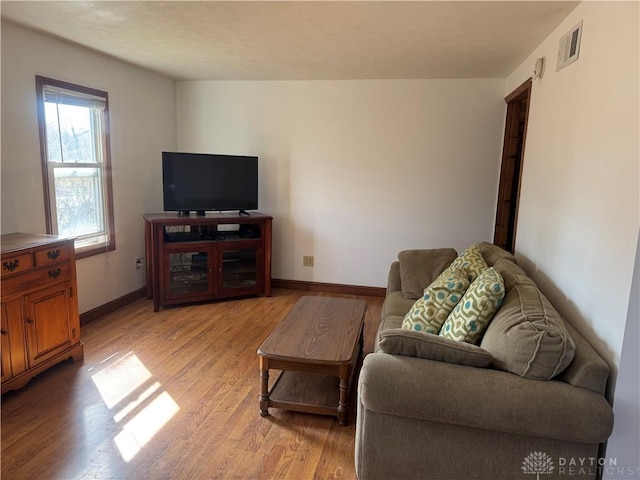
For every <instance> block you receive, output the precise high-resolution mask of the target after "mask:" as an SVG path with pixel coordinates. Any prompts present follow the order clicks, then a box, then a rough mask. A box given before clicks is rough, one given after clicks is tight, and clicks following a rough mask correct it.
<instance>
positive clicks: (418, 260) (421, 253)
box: [398, 248, 458, 300]
mask: <svg viewBox="0 0 640 480" xmlns="http://www.w3.org/2000/svg"><path fill="white" fill-rule="evenodd" d="M457 255H458V253H457V252H456V251H455V250H454V249H453V248H434V249H427V250H403V251H401V252H400V253H398V261H399V262H400V281H401V283H402V296H403V297H404V298H408V299H411V300H417V299H419V298H420V297H422V295H423V292H424V289H425V288H426V287H427V286H429V285H430V284H431V283H432V282H433V281H434V280H435V279H436V278H437V277H438V275H440V274H441V273H442V271H443V270H444V269H445V268H447V267H448V266H449V265H450V264H451V262H453V260H455V258H456V256H457Z"/></svg>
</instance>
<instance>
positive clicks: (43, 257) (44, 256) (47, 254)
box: [35, 245, 71, 267]
mask: <svg viewBox="0 0 640 480" xmlns="http://www.w3.org/2000/svg"><path fill="white" fill-rule="evenodd" d="M70 256H71V251H70V249H69V247H68V246H66V245H59V246H57V247H49V248H43V249H42V250H36V251H35V257H36V267H42V266H45V265H52V264H54V263H60V262H66V261H67V260H69V257H70Z"/></svg>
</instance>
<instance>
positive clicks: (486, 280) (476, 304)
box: [440, 267, 504, 343]
mask: <svg viewBox="0 0 640 480" xmlns="http://www.w3.org/2000/svg"><path fill="white" fill-rule="evenodd" d="M503 298H504V282H503V280H502V277H501V276H500V274H499V273H498V272H496V271H495V269H494V268H493V267H490V268H487V269H486V270H485V271H484V272H482V273H481V274H480V275H479V276H478V277H477V278H476V279H475V280H474V281H473V282H472V283H471V285H470V286H469V288H468V289H467V291H466V292H465V294H464V296H463V297H462V299H461V300H460V302H459V303H458V305H456V307H455V308H454V309H453V311H452V312H451V314H450V315H449V317H448V318H447V320H446V321H445V322H444V324H443V325H442V329H441V330H440V335H441V336H443V337H446V338H450V339H452V340H458V341H460V342H468V343H479V342H480V340H481V339H482V334H483V333H484V331H485V329H486V328H487V325H488V324H489V322H490V321H491V319H492V318H493V316H494V314H495V312H496V311H497V310H498V308H499V307H500V304H501V303H502V300H503Z"/></svg>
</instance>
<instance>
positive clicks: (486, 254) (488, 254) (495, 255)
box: [478, 242, 517, 267]
mask: <svg viewBox="0 0 640 480" xmlns="http://www.w3.org/2000/svg"><path fill="white" fill-rule="evenodd" d="M478 247H479V248H480V253H481V254H482V256H483V258H484V260H485V262H487V265H489V266H490V267H493V266H494V265H495V263H496V262H497V261H498V260H499V259H501V258H504V259H507V260H510V261H512V262H513V263H517V262H516V257H514V256H513V255H512V254H511V253H509V252H507V251H506V250H505V249H503V248H500V247H499V246H497V245H494V244H493V243H489V242H480V243H479V244H478Z"/></svg>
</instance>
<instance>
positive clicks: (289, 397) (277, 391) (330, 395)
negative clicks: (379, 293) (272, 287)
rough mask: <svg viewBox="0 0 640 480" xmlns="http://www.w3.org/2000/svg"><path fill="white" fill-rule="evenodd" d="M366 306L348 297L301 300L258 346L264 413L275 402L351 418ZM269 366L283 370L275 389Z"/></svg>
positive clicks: (342, 419) (277, 405)
mask: <svg viewBox="0 0 640 480" xmlns="http://www.w3.org/2000/svg"><path fill="white" fill-rule="evenodd" d="M366 308H367V304H366V303H365V302H363V301H360V300H351V299H345V298H330V297H302V298H300V299H299V300H298V302H297V303H296V304H295V305H294V307H293V309H292V310H291V311H290V312H289V313H288V314H287V316H286V317H285V318H284V320H282V321H281V322H280V323H279V324H278V325H277V326H276V328H275V329H274V330H273V332H271V334H270V335H269V336H268V337H267V338H266V340H265V341H264V342H263V343H262V345H260V348H258V355H259V357H260V380H261V389H260V415H262V416H263V417H264V416H267V415H269V407H274V408H282V409H286V410H294V411H298V412H308V413H319V414H323V415H336V416H337V417H338V421H339V422H340V424H341V425H346V424H347V414H348V411H349V393H350V390H351V387H352V385H353V380H354V378H355V373H356V368H354V367H355V365H356V362H357V360H358V357H359V355H360V353H361V352H362V329H363V324H364V315H365V311H366ZM269 369H276V370H281V371H282V372H281V373H280V376H279V377H278V378H277V380H276V381H275V383H274V384H273V386H272V388H271V390H269ZM336 377H337V378H336Z"/></svg>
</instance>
